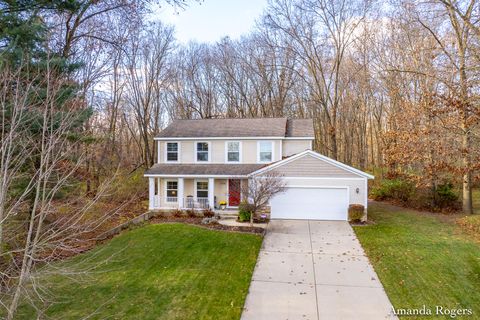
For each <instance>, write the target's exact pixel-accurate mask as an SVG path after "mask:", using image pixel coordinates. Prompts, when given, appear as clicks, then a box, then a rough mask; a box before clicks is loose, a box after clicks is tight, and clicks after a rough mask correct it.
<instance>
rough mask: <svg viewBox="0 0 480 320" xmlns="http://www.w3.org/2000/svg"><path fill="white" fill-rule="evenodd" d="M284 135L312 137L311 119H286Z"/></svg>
mask: <svg viewBox="0 0 480 320" xmlns="http://www.w3.org/2000/svg"><path fill="white" fill-rule="evenodd" d="M285 136H286V137H313V136H314V131H313V121H312V119H288V120H287V132H286V134H285Z"/></svg>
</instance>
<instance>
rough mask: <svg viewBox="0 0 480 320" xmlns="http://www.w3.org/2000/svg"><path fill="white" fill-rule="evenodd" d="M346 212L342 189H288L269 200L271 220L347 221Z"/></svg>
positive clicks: (346, 198) (346, 193)
mask: <svg viewBox="0 0 480 320" xmlns="http://www.w3.org/2000/svg"><path fill="white" fill-rule="evenodd" d="M292 199H294V201H292ZM347 210H348V189H347V188H344V187H339V188H329V187H308V186H307V187H288V188H286V190H285V192H284V193H281V194H279V195H277V196H275V197H274V198H273V199H271V200H270V211H271V218H272V219H310V220H347V218H348V217H347Z"/></svg>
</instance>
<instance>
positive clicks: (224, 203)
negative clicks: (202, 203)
mask: <svg viewBox="0 0 480 320" xmlns="http://www.w3.org/2000/svg"><path fill="white" fill-rule="evenodd" d="M219 205H220V210H225V208H227V202H226V201H220V203H219Z"/></svg>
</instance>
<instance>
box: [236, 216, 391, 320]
mask: <svg viewBox="0 0 480 320" xmlns="http://www.w3.org/2000/svg"><path fill="white" fill-rule="evenodd" d="M391 311H392V307H391V304H390V301H389V299H388V297H387V295H386V294H385V291H384V289H383V287H382V284H381V283H380V281H379V280H378V278H377V275H376V274H375V271H374V270H373V268H372V266H371V265H370V263H369V261H368V258H367V257H366V256H365V254H364V252H363V249H362V247H361V246H360V243H359V242H358V240H357V237H356V236H355V233H354V232H353V230H352V228H351V227H350V225H349V224H348V223H347V222H343V221H308V220H273V221H271V222H270V223H269V225H268V228H267V234H266V236H265V239H264V240H263V246H262V249H261V251H260V254H259V258H258V260H257V265H256V267H255V271H254V273H253V279H252V282H251V284H250V289H249V293H248V296H247V300H246V302H245V308H244V311H243V314H242V319H244V320H251V319H255V320H257V319H289V320H293V319H303V320H306V319H320V320H323V319H327V320H331V319H338V320H341V319H356V320H362V319H368V320H375V319H396V317H395V316H393V315H392V314H391Z"/></svg>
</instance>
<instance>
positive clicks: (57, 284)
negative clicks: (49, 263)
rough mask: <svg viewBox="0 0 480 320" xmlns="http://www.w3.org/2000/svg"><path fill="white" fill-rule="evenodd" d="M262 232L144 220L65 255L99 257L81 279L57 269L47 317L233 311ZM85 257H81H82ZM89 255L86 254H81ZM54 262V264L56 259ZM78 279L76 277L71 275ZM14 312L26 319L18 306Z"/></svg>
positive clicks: (211, 315)
mask: <svg viewBox="0 0 480 320" xmlns="http://www.w3.org/2000/svg"><path fill="white" fill-rule="evenodd" d="M260 245H261V237H259V236H256V235H251V234H240V233H227V232H222V231H211V230H206V229H203V228H200V227H195V226H189V225H183V224H157V225H148V226H145V227H142V228H138V229H135V230H132V231H128V232H125V233H123V234H122V235H120V236H118V237H115V238H114V239H112V240H111V241H109V242H108V243H107V244H105V245H104V246H101V247H99V248H97V249H95V250H93V251H91V252H88V253H86V254H83V255H79V256H77V257H75V258H73V259H70V260H68V261H67V262H65V263H66V264H68V265H75V264H86V265H87V266H88V265H96V264H98V263H102V265H101V266H100V267H99V268H97V269H96V270H95V271H94V272H92V273H90V274H89V275H88V277H87V279H83V280H81V281H80V282H75V281H72V280H70V279H68V278H65V277H59V276H55V277H54V278H50V279H49V281H48V283H54V285H52V286H50V288H49V289H50V290H51V294H52V296H53V297H55V299H56V300H57V303H55V304H52V305H51V306H50V308H49V309H48V310H47V312H46V315H47V316H48V317H50V318H53V319H80V318H83V317H87V316H88V315H91V314H92V315H93V317H92V318H93V319H107V318H108V319H218V318H219V317H221V318H222V319H239V318H240V314H241V312H242V308H243V304H244V300H245V297H246V294H247V291H248V287H249V284H250V278H251V276H252V272H253V268H254V266H255V261H256V259H257V254H258V251H259V249H260ZM82 261H83V262H82ZM85 261H87V262H85ZM60 265H61V264H58V265H57V266H60ZM76 279H77V280H78V279H79V277H76ZM19 318H22V319H32V318H33V317H32V310H31V309H30V308H29V307H25V306H24V307H23V308H22V309H21V314H20V315H19Z"/></svg>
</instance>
